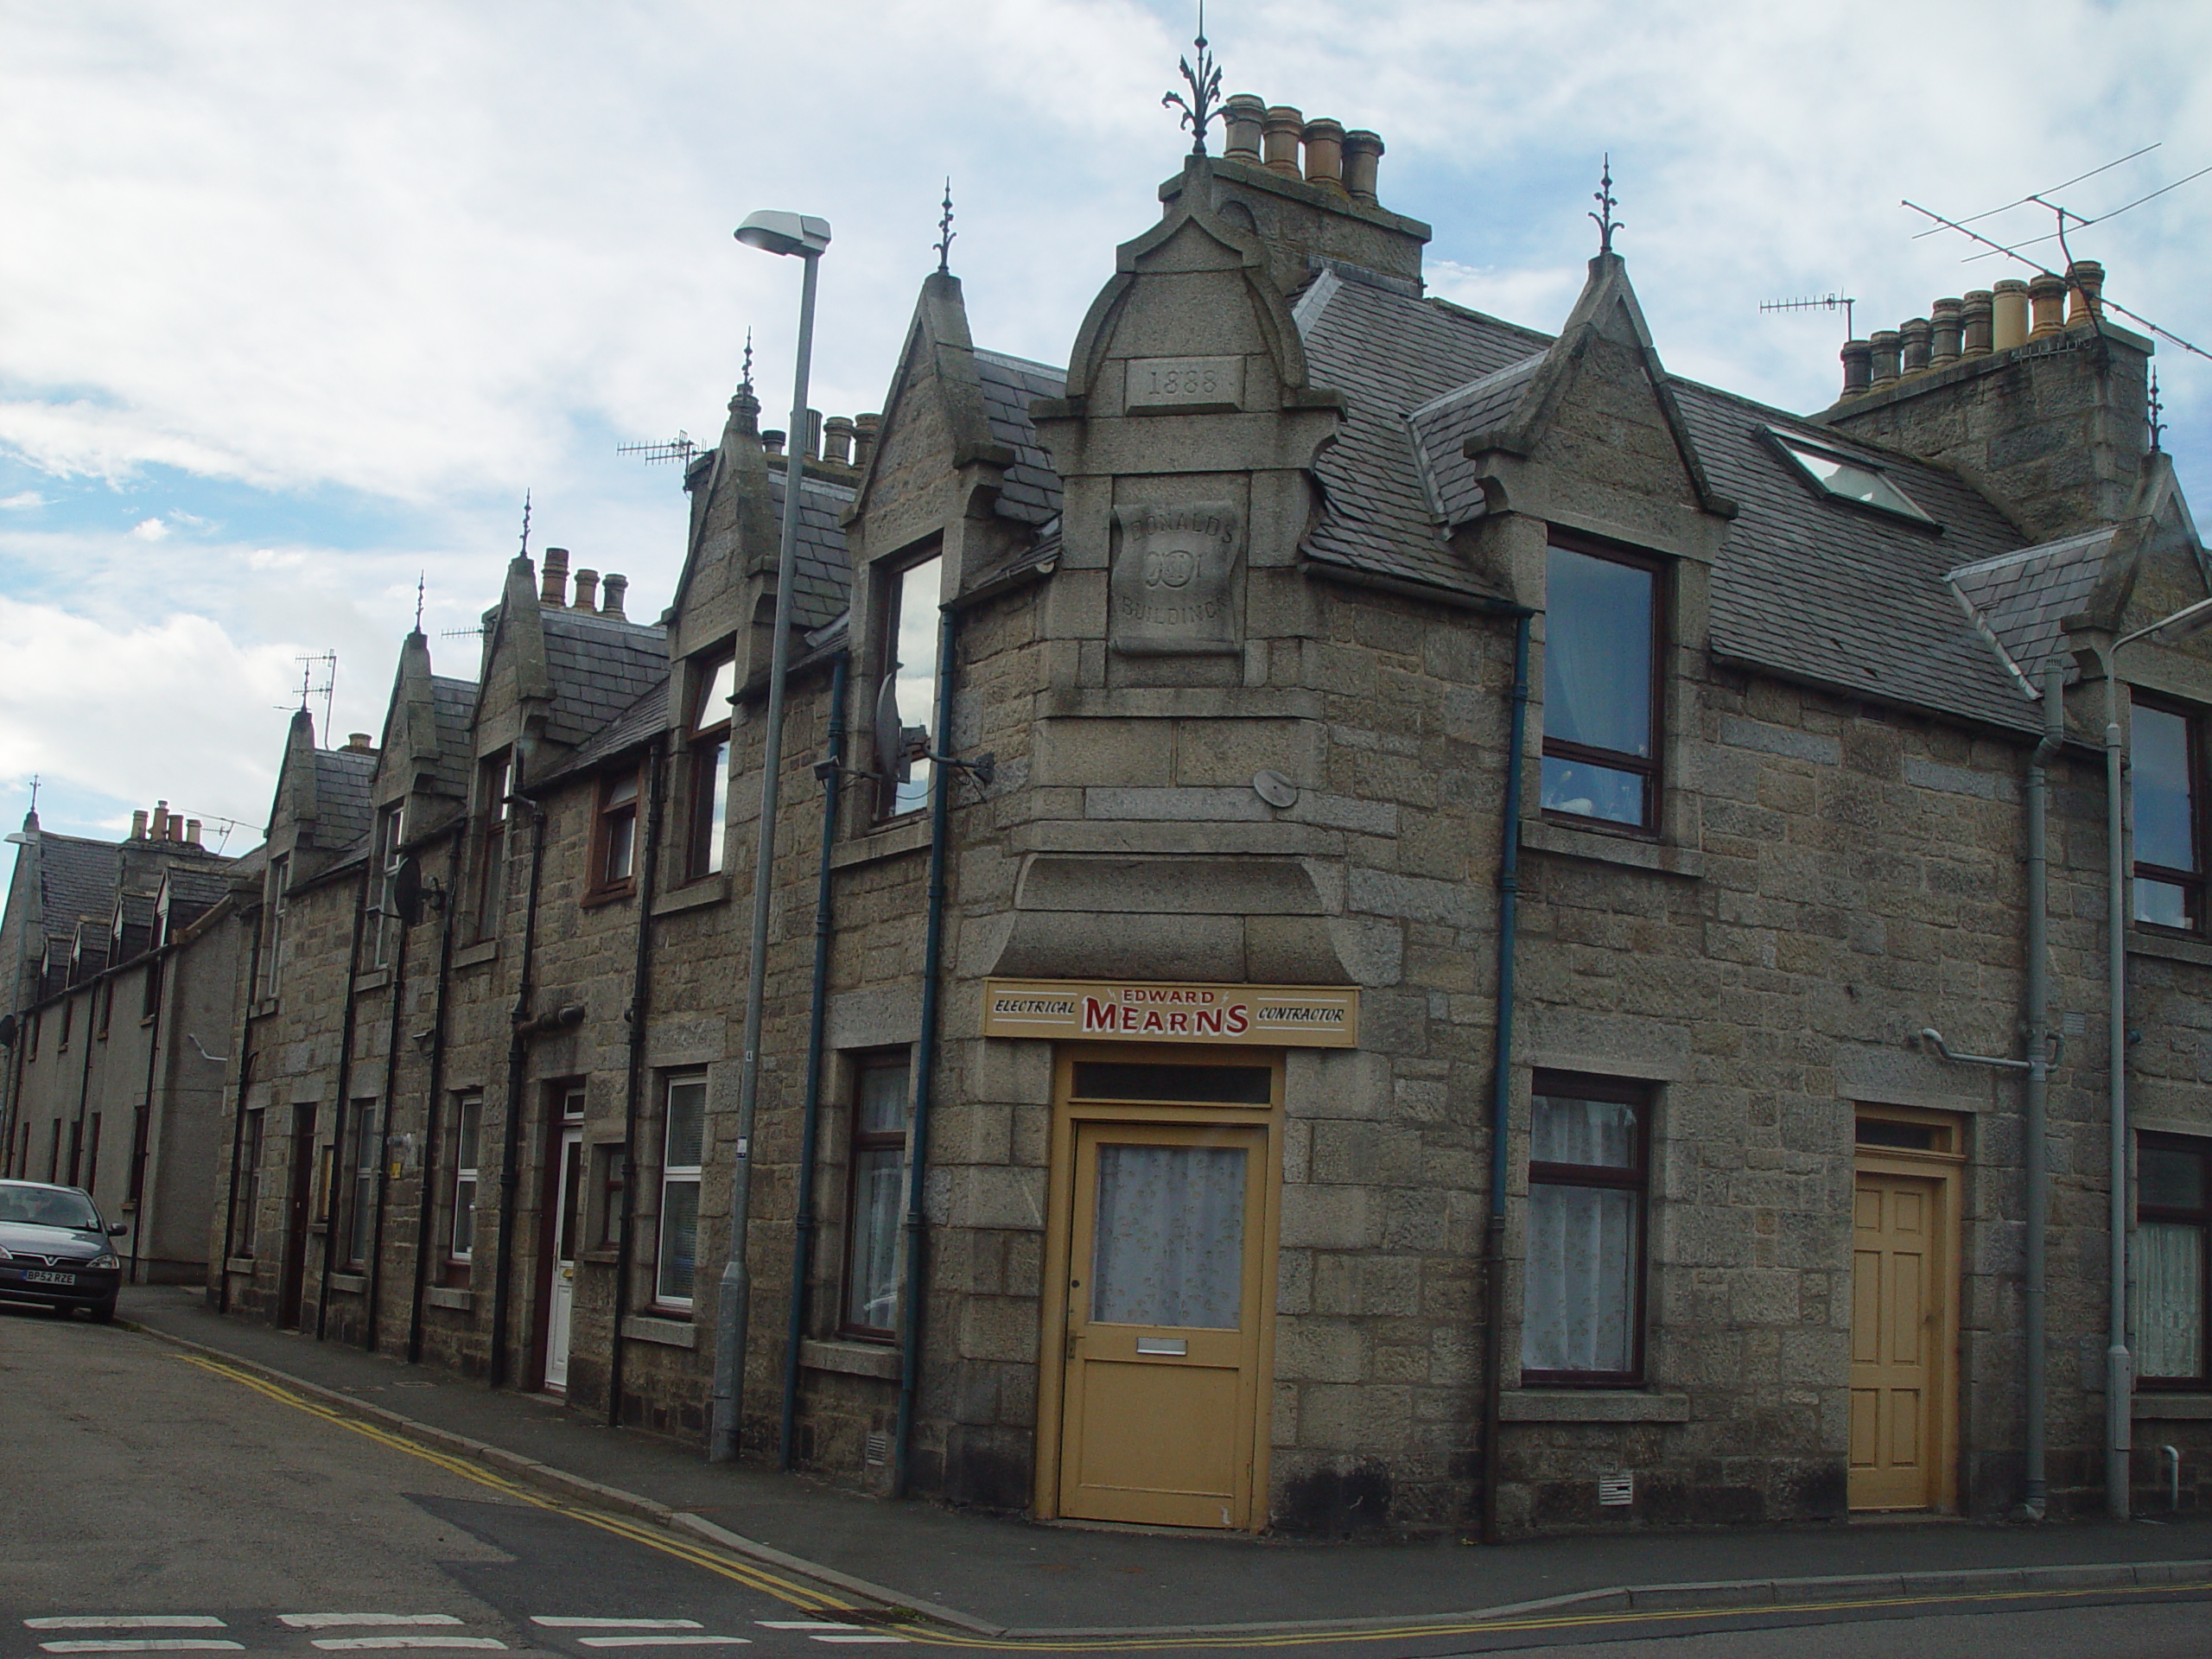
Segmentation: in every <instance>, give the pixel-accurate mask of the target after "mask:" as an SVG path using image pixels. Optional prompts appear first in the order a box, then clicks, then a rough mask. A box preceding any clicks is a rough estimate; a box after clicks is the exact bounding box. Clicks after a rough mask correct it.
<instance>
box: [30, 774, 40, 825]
mask: <svg viewBox="0 0 2212 1659" xmlns="http://www.w3.org/2000/svg"><path fill="white" fill-rule="evenodd" d="M31 817H33V818H36V817H38V773H36V772H33V773H31Z"/></svg>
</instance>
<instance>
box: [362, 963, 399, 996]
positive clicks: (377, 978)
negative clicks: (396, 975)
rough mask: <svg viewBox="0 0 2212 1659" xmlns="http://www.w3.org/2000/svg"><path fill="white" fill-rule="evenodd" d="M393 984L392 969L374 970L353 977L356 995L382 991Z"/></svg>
mask: <svg viewBox="0 0 2212 1659" xmlns="http://www.w3.org/2000/svg"><path fill="white" fill-rule="evenodd" d="M389 984H391V969H389V968H372V969H369V970H368V971H367V972H366V973H364V974H356V975H354V976H353V991H354V994H355V995H359V994H360V993H361V992H363V991H380V990H382V989H384V988H385V986H387V985H389Z"/></svg>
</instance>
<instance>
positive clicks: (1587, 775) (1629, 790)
mask: <svg viewBox="0 0 2212 1659" xmlns="http://www.w3.org/2000/svg"><path fill="white" fill-rule="evenodd" d="M1661 576H1662V569H1661V567H1660V566H1659V564H1658V563H1656V561H1654V560H1650V559H1643V558H1637V557H1635V556H1632V555H1630V554H1626V553H1617V552H1610V551H1609V552H1605V553H1599V552H1598V551H1597V550H1594V549H1589V550H1586V549H1582V548H1576V547H1562V546H1560V545H1559V544H1558V543H1553V545H1552V548H1551V551H1550V555H1549V556H1548V559H1547V560H1546V576H1545V599H1544V755H1543V810H1544V811H1545V813H1546V814H1547V815H1548V816H1551V817H1560V818H1580V819H1584V820H1586V821H1588V822H1590V823H1600V824H1605V825H1607V826H1609V827H1611V828H1614V829H1632V830H1638V831H1642V832H1643V833H1645V834H1649V833H1651V832H1653V831H1655V830H1656V829H1657V828H1658V823H1659V783H1660V766H1659V678H1658V672H1657V668H1658V663H1659V646H1660V641H1661V639H1662V637H1663V635H1662V626H1661V613H1662V604H1661V588H1660V582H1661Z"/></svg>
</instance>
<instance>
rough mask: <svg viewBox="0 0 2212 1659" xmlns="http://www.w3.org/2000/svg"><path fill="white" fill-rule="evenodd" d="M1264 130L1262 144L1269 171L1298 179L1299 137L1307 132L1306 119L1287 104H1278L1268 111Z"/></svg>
mask: <svg viewBox="0 0 2212 1659" xmlns="http://www.w3.org/2000/svg"><path fill="white" fill-rule="evenodd" d="M1264 128H1265V130H1264V131H1263V132H1262V136H1261V143H1262V154H1263V155H1264V156H1266V157H1267V161H1266V163H1265V165H1266V167H1267V169H1268V172H1270V173H1280V174H1281V175H1283V176H1284V177H1285V178H1289V179H1294V178H1296V177H1297V176H1298V137H1299V135H1300V133H1302V132H1304V131H1305V130H1306V117H1305V116H1304V115H1303V114H1301V113H1300V111H1297V110H1294V109H1293V108H1291V106H1290V105H1287V104H1278V105H1274V107H1273V108H1271V109H1270V110H1268V114H1267V120H1266V122H1265V124H1264Z"/></svg>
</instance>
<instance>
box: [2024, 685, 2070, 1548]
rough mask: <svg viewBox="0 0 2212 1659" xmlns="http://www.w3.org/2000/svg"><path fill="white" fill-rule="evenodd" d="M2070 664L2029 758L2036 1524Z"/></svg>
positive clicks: (2045, 1492) (2031, 1433) (2028, 1153)
mask: <svg viewBox="0 0 2212 1659" xmlns="http://www.w3.org/2000/svg"><path fill="white" fill-rule="evenodd" d="M2065 673H2066V665H2065V664H2064V662H2063V660H2062V659H2061V658H2060V657H2059V656H2058V655H2057V654H2056V652H2054V653H2052V655H2051V656H2050V657H2049V658H2046V659H2045V660H2044V665H2043V741H2041V742H2039V743H2037V745H2036V747H2035V753H2033V754H2031V755H2030V756H2029V757H2028V799H2027V808H2028V872H2027V874H2028V891H2027V908H2028V914H2027V954H2028V961H2027V969H2028V971H2027V993H2028V1019H2027V1026H2028V1079H2027V1090H2026V1099H2025V1102H2024V1108H2025V1109H2024V1111H2023V1113H2022V1124H2021V1130H2022V1135H2023V1138H2024V1140H2025V1141H2026V1142H2027V1144H2026V1146H2025V1147H2024V1149H2023V1150H2024V1170H2023V1172H2022V1173H2023V1176H2024V1179H2025V1180H2026V1183H2027V1195H2026V1196H2027V1204H2026V1206H2025V1207H2026V1212H2027V1213H2026V1220H2027V1240H2026V1243H2027V1252H2026V1261H2025V1262H2024V1279H2025V1284H2024V1287H2023V1288H2024V1294H2023V1296H2022V1308H2021V1313H2022V1316H2023V1317H2022V1331H2021V1338H2022V1340H2023V1341H2024V1343H2025V1344H2026V1348H2027V1366H2026V1373H2027V1374H2026V1376H2025V1378H2024V1382H2025V1385H2026V1395H2027V1401H2026V1405H2027V1421H2026V1423H2025V1425H2024V1433H2025V1437H2026V1442H2027V1443H2026V1445H2025V1446H2024V1447H2023V1448H2022V1450H2023V1453H2024V1463H2025V1465H2026V1477H2027V1495H2026V1501H2025V1502H2024V1504H2023V1505H2022V1509H2023V1510H2024V1513H2025V1514H2026V1516H2027V1518H2028V1519H2029V1520H2031V1521H2040V1520H2042V1519H2043V1518H2044V1514H2045V1513H2046V1511H2047V1510H2048V1507H2049V1505H2048V1500H2049V1494H2050V1485H2049V1482H2048V1479H2047V1478H2046V1474H2045V1470H2044V1446H2045V1441H2046V1440H2047V1439H2048V1436H2049V1427H2050V1411H2049V1408H2048V1405H2047V1403H2046V1402H2047V1400H2048V1393H2047V1389H2046V1372H2047V1369H2048V1364H2049V1360H2050V1355H2049V1353H2048V1351H2047V1336H2046V1333H2047V1331H2048V1328H2049V1319H2048V1314H2049V1311H2050V1297H2049V1294H2048V1291H2047V1289H2046V1286H2047V1282H2048V1281H2047V1278H2046V1274H2047V1270H2048V1264H2049V1261H2050V1238H2049V1234H2050V773H2049V772H2048V770H2047V768H2048V767H2049V766H2050V763H2051V762H2052V761H2053V760H2056V759H2057V757H2058V752H2059V749H2060V747H2061V746H2062V745H2063V744H2064V742H2065V741H2066V689H2065Z"/></svg>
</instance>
